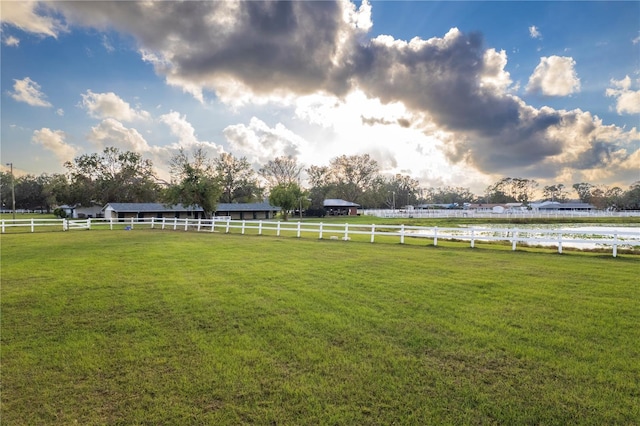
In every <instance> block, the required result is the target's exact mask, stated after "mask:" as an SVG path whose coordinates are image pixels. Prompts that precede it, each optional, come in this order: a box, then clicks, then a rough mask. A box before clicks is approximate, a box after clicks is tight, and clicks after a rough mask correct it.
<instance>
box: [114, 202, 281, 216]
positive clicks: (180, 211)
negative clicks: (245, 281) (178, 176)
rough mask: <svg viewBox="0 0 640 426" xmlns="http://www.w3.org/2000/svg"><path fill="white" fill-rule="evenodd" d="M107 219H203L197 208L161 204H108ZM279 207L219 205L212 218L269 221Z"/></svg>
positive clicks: (199, 209)
mask: <svg viewBox="0 0 640 426" xmlns="http://www.w3.org/2000/svg"><path fill="white" fill-rule="evenodd" d="M102 211H103V213H104V217H105V218H107V219H110V218H113V219H116V218H117V219H127V218H132V217H134V218H140V219H142V218H150V217H154V218H157V219H161V218H178V219H200V218H204V210H203V209H202V208H201V207H198V206H190V207H185V206H183V205H182V204H177V205H174V206H167V205H165V204H162V203H109V204H107V205H106V206H104V208H103V209H102ZM278 211H280V207H275V206H272V205H270V204H269V203H231V204H227V203H220V204H218V207H217V210H216V211H215V213H214V216H229V217H231V219H241V220H242V219H248V220H252V219H271V218H273V217H274V215H275V213H277V212H278Z"/></svg>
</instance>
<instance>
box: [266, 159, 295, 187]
mask: <svg viewBox="0 0 640 426" xmlns="http://www.w3.org/2000/svg"><path fill="white" fill-rule="evenodd" d="M302 169H303V167H302V166H300V165H298V162H297V161H296V159H295V158H293V157H292V156H288V157H277V158H276V159H275V160H270V161H269V162H268V163H267V164H265V165H264V167H262V168H261V169H260V170H259V171H258V174H259V175H260V176H262V178H263V179H264V180H265V181H266V182H267V185H268V187H269V188H273V187H275V186H277V185H282V184H285V185H287V184H290V183H299V182H300V173H301V172H302Z"/></svg>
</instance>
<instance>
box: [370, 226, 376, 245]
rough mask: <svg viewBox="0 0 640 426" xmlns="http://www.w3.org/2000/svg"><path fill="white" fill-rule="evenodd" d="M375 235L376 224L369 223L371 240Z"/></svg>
mask: <svg viewBox="0 0 640 426" xmlns="http://www.w3.org/2000/svg"><path fill="white" fill-rule="evenodd" d="M375 236H376V225H375V224H371V242H373V240H374V238H375Z"/></svg>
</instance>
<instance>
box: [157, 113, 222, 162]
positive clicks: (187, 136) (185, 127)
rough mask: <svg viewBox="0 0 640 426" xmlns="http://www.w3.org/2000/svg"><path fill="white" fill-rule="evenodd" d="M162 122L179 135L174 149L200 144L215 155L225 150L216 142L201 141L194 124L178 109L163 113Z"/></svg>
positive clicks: (172, 132)
mask: <svg viewBox="0 0 640 426" xmlns="http://www.w3.org/2000/svg"><path fill="white" fill-rule="evenodd" d="M159 120H160V122H161V123H163V124H165V125H167V126H168V127H169V129H170V130H171V134H172V135H174V136H177V137H178V143H177V144H174V145H173V146H172V149H176V150H177V149H179V148H186V149H190V148H192V147H195V146H198V147H201V148H204V149H206V150H207V151H209V152H210V153H212V154H213V155H218V154H220V153H222V152H224V150H223V149H222V147H221V146H219V145H218V144H216V143H214V142H208V141H200V140H198V137H197V136H196V131H195V129H194V128H193V125H191V123H190V122H189V121H187V116H186V115H180V113H178V112H177V111H171V112H169V113H168V114H163V115H161V116H160V118H159Z"/></svg>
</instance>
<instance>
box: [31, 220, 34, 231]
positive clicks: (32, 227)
mask: <svg viewBox="0 0 640 426" xmlns="http://www.w3.org/2000/svg"><path fill="white" fill-rule="evenodd" d="M31 232H34V226H33V218H31Z"/></svg>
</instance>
